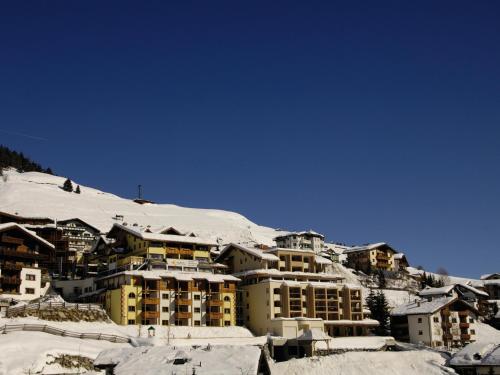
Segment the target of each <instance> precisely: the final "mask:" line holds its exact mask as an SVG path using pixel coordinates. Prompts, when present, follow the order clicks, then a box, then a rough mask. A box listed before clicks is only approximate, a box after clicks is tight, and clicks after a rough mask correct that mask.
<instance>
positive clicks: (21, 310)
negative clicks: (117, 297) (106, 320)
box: [6, 302, 103, 318]
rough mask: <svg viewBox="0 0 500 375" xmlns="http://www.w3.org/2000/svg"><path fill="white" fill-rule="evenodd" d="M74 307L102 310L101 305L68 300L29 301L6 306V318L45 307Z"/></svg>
mask: <svg viewBox="0 0 500 375" xmlns="http://www.w3.org/2000/svg"><path fill="white" fill-rule="evenodd" d="M61 308H62V309H75V310H83V311H89V310H96V311H103V308H102V306H101V305H97V304H92V303H68V302H42V303H30V304H28V305H23V306H17V307H16V306H14V307H8V308H7V312H6V316H7V318H10V317H12V315H13V314H15V313H24V312H28V311H40V310H45V309H61Z"/></svg>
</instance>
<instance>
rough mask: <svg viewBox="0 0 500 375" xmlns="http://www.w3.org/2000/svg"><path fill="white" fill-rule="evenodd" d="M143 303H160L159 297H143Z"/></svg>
mask: <svg viewBox="0 0 500 375" xmlns="http://www.w3.org/2000/svg"><path fill="white" fill-rule="evenodd" d="M142 303H143V304H145V305H158V304H159V303H160V299H159V298H143V299H142Z"/></svg>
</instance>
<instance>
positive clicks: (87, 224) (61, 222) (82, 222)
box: [57, 217, 101, 233]
mask: <svg viewBox="0 0 500 375" xmlns="http://www.w3.org/2000/svg"><path fill="white" fill-rule="evenodd" d="M70 221H78V222H79V223H80V224H83V225H85V226H87V227H89V228H91V229H92V230H93V231H95V232H97V233H101V231H100V230H99V228H96V227H94V226H93V225H90V224H89V223H87V222H86V221H83V220H82V219H80V218H78V217H73V218H70V219H64V220H57V224H65V223H68V222H70Z"/></svg>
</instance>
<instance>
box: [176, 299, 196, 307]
mask: <svg viewBox="0 0 500 375" xmlns="http://www.w3.org/2000/svg"><path fill="white" fill-rule="evenodd" d="M175 304H176V305H179V306H190V305H192V304H193V301H192V300H190V299H186V298H176V299H175Z"/></svg>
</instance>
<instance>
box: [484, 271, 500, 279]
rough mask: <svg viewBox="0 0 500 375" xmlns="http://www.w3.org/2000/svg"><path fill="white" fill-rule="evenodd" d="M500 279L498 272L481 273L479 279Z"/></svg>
mask: <svg viewBox="0 0 500 375" xmlns="http://www.w3.org/2000/svg"><path fill="white" fill-rule="evenodd" d="M491 278H493V279H500V273H496V272H495V273H487V274H486V275H481V280H489V279H491Z"/></svg>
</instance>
